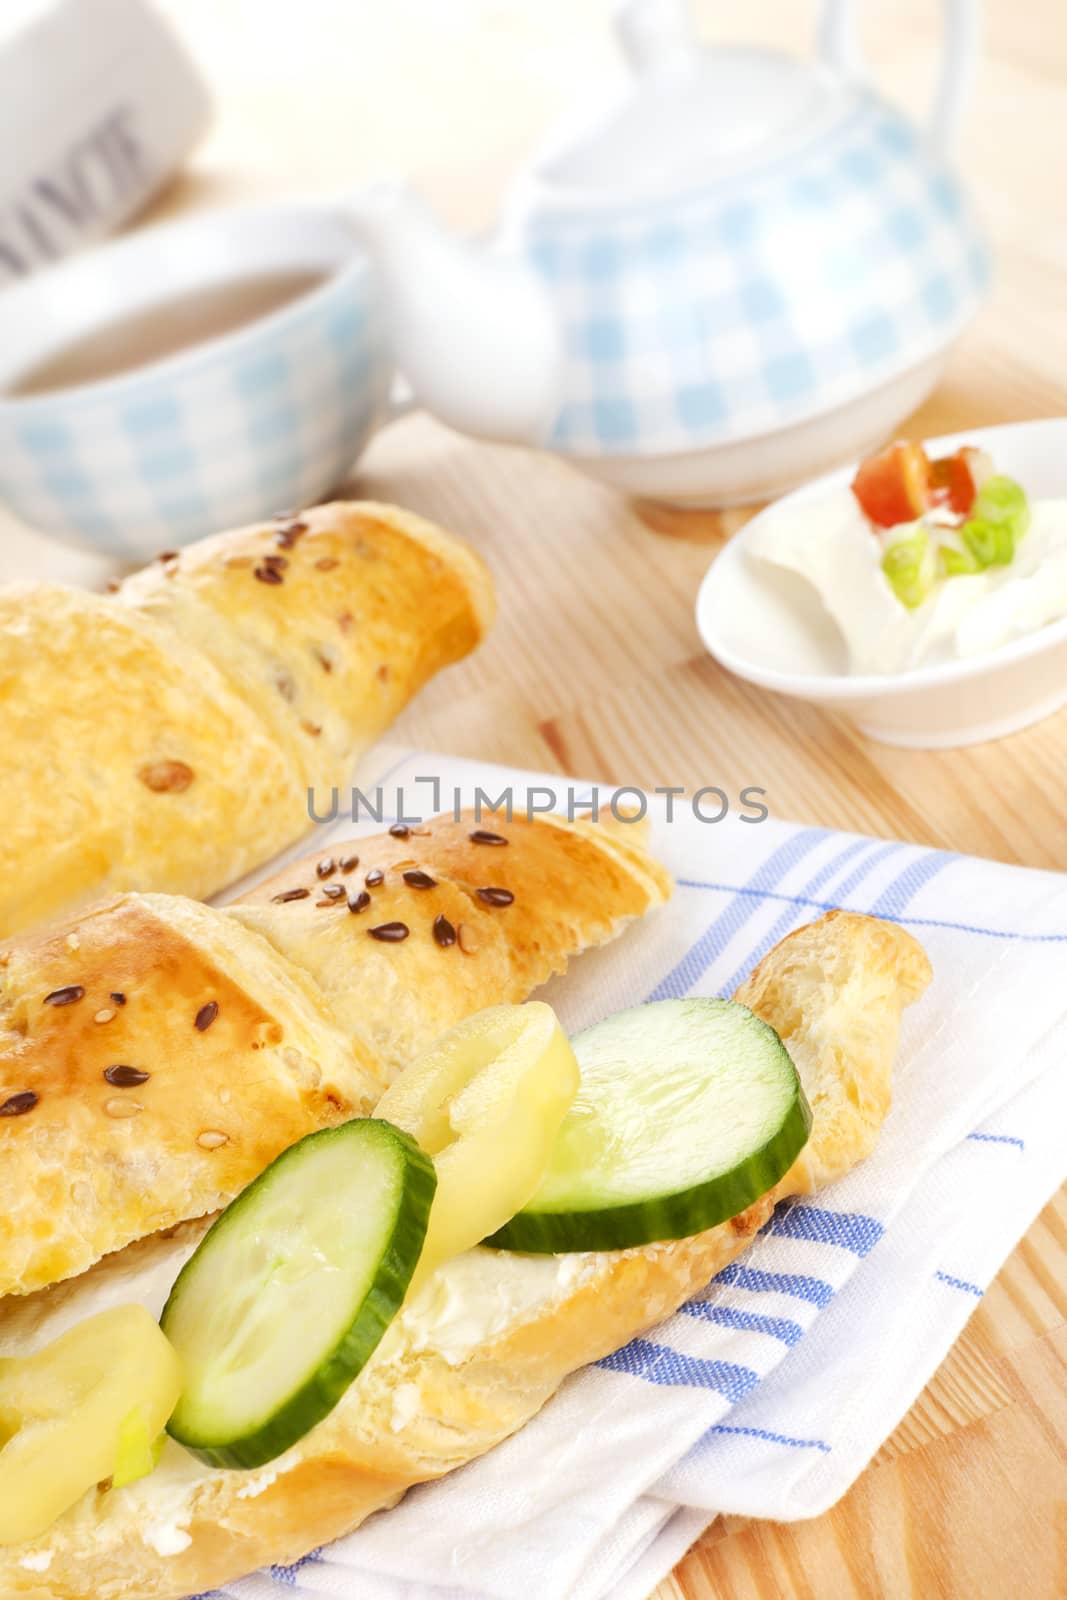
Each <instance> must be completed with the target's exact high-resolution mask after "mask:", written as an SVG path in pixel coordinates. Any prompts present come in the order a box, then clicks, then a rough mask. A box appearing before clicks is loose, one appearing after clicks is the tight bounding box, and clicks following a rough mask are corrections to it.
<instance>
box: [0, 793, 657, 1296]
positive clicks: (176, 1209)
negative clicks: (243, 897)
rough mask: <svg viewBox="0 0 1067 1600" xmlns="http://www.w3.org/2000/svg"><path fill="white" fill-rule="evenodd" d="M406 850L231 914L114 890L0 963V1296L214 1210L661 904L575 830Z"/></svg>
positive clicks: (444, 838)
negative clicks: (435, 1049) (423, 1052)
mask: <svg viewBox="0 0 1067 1600" xmlns="http://www.w3.org/2000/svg"><path fill="white" fill-rule="evenodd" d="M403 834H404V836H403V837H399V838H398V837H397V836H396V835H395V834H385V835H384V836H382V837H378V838H372V839H366V840H359V841H356V842H354V843H353V844H352V845H351V846H344V847H341V848H340V849H335V850H334V851H333V853H332V854H331V855H330V856H329V857H324V856H322V855H319V856H318V857H315V858H311V859H309V860H307V861H304V862H301V863H299V864H297V865H296V866H294V867H292V868H290V869H288V870H287V871H286V872H285V873H283V874H282V875H281V876H280V877H279V878H277V879H275V880H273V881H272V882H269V883H267V884H264V885H261V886H260V888H259V889H257V890H256V891H255V893H254V894H253V896H251V897H250V898H249V899H248V900H247V901H246V902H244V903H242V904H240V905H236V906H232V907H228V908H226V909H221V910H216V909H213V908H212V907H210V906H205V905H202V904H200V903H198V902H196V901H192V900H187V899H183V898H181V897H179V896H168V895H157V894H126V895H121V896H118V897H116V898H113V899H111V900H109V901H105V902H104V903H103V904H100V905H97V906H94V907H92V908H90V909H88V910H86V911H84V912H82V913H81V914H80V915H78V916H75V917H74V918H72V919H71V920H69V921H67V922H65V923H64V924H62V925H61V926H58V927H52V928H50V929H48V930H46V931H43V932H38V933H35V934H31V935H28V936H25V937H23V938H22V939H20V940H15V941H12V942H11V943H9V944H8V945H7V946H6V947H5V948H4V949H3V950H2V951H0V1296H3V1295H12V1294H26V1293H28V1292H30V1291H32V1290H34V1289H38V1288H40V1287H42V1286H43V1285H46V1284H53V1283H57V1282H58V1281H60V1280H61V1279H64V1278H68V1277H71V1276H73V1275H74V1274H76V1273H81V1272H84V1271H85V1270H86V1268H88V1267H90V1266H92V1264H93V1263H94V1262H95V1261H97V1260H98V1259H99V1258H100V1257H101V1256H103V1255H106V1254H109V1253H110V1252H113V1251H116V1250H121V1249H122V1248H123V1247H124V1246H125V1245H128V1244H130V1243H131V1242H132V1241H133V1240H135V1239H139V1238H141V1237H142V1236H144V1235H145V1234H150V1233H154V1232H156V1231H158V1230H160V1229H163V1228H170V1227H173V1226H174V1225H175V1224H176V1223H179V1222H184V1221H186V1220H188V1219H189V1218H193V1217H201V1216H204V1215H206V1214H208V1213H210V1212H213V1211H217V1210H219V1209H220V1208H221V1207H222V1206H224V1205H226V1204H227V1203H228V1202H229V1201H230V1200H231V1199H232V1198H233V1197H234V1196H235V1195H236V1194H238V1193H239V1191H240V1190H241V1189H243V1188H244V1187H245V1185H246V1184H247V1183H249V1182H250V1181H251V1179H252V1178H254V1177H256V1176H257V1174H258V1173H260V1172H261V1171H262V1170H263V1168H264V1167H265V1166H266V1165H267V1164H268V1163H269V1162H270V1161H271V1160H273V1158H274V1156H276V1155H277V1154H278V1153H279V1152H280V1151H281V1150H284V1149H285V1148H286V1147H287V1146H288V1145H291V1144H293V1143H295V1142H296V1140H297V1139H300V1138H302V1137H303V1135H304V1134H306V1133H310V1132H311V1131H312V1130H313V1129H314V1128H317V1127H322V1126H324V1125H328V1124H331V1123H335V1122H339V1121H344V1120H346V1119H348V1118H350V1117H353V1116H358V1115H360V1114H363V1113H366V1112H369V1111H371V1110H372V1109H373V1107H374V1105H375V1103H376V1102H377V1100H378V1098H379V1097H380V1095H381V1093H382V1091H383V1090H384V1089H385V1087H386V1086H387V1085H388V1083H389V1082H390V1081H391V1079H392V1078H393V1077H394V1076H395V1074H396V1072H397V1071H398V1070H399V1068H400V1067H401V1066H402V1065H403V1064H404V1062H405V1061H407V1060H410V1059H411V1057H412V1056H413V1055H414V1054H416V1053H417V1052H418V1051H419V1050H420V1049H421V1048H422V1047H423V1046H424V1045H426V1044H428V1043H429V1042H430V1041H431V1040H432V1039H434V1038H435V1037H436V1036H437V1035H438V1034H439V1033H441V1032H443V1031H444V1030H445V1029H446V1028H449V1027H451V1026H452V1024H453V1023H455V1022H458V1021H460V1020H461V1019H462V1018H463V1017H465V1016H468V1015H469V1014H470V1013H471V1012H474V1011H477V1010H479V1009H480V1008H481V1007H483V1006H486V1005H490V1004H493V1003H496V1002H498V1001H503V1000H519V999H523V998H525V996H526V995H527V994H529V992H530V990H531V989H532V988H533V987H534V986H535V985H537V984H539V983H543V982H544V981H545V980H546V979H547V978H549V977H550V976H551V975H552V974H553V973H556V972H561V971H562V970H563V969H564V967H565V966H566V963H567V959H568V957H569V956H571V955H572V954H574V953H576V952H577V951H579V950H582V949H585V948H586V947H588V946H590V945H596V944H601V943H603V942H604V941H606V940H607V939H610V938H612V937H613V936H614V935H615V934H616V933H618V932H619V931H621V929H622V928H623V926H624V925H625V924H626V922H627V921H629V920H631V919H633V918H635V917H639V916H641V915H643V913H644V912H645V911H647V910H648V909H649V908H650V907H651V906H653V905H655V904H657V903H659V902H660V901H662V900H663V899H665V898H666V895H667V892H668V889H669V879H668V877H667V875H666V873H665V872H664V871H663V869H662V868H661V867H660V866H659V865H658V864H657V863H655V862H654V861H653V860H652V858H651V857H650V856H648V855H647V853H646V852H645V851H643V850H642V849H640V848H639V847H638V846H637V845H636V844H623V843H620V842H617V841H616V840H615V838H614V837H613V835H612V834H611V833H610V832H609V831H608V830H607V829H606V828H604V827H600V826H594V825H592V824H589V823H577V824H575V825H573V826H571V825H568V824H567V823H564V822H557V821H554V820H548V819H537V820H535V821H533V822H526V821H522V820H516V821H514V822H512V823H509V824H508V825H507V826H506V828H504V829H503V831H502V832H500V833H491V832H488V831H487V830H486V829H484V828H480V827H479V826H478V825H477V822H476V819H475V818H474V817H473V816H468V817H464V818H462V819H461V820H460V821H458V822H457V821H455V820H453V818H452V817H447V816H446V817H439V818H437V819H436V820H435V821H434V822H432V823H430V824H429V825H427V827H426V828H425V829H423V828H419V829H418V830H417V831H416V832H414V833H412V832H411V831H410V830H403ZM487 841H488V842H487ZM489 890H491V891H493V892H492V893H487V892H486V891H489Z"/></svg>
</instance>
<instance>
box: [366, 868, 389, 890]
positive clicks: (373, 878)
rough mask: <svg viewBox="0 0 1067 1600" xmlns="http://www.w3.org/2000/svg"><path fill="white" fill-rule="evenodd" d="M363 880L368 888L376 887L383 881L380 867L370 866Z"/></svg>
mask: <svg viewBox="0 0 1067 1600" xmlns="http://www.w3.org/2000/svg"><path fill="white" fill-rule="evenodd" d="M363 882H364V883H365V884H366V885H367V888H368V889H377V888H379V887H380V885H381V884H383V883H384V882H385V873H384V872H383V871H382V869H381V868H380V867H371V869H370V871H369V872H368V873H367V876H366V877H365V878H364V880H363Z"/></svg>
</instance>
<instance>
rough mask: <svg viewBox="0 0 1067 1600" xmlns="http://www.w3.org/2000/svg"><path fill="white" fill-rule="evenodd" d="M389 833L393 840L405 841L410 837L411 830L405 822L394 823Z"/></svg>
mask: <svg viewBox="0 0 1067 1600" xmlns="http://www.w3.org/2000/svg"><path fill="white" fill-rule="evenodd" d="M389 832H390V833H391V834H392V836H393V838H394V839H407V838H408V837H410V834H411V828H410V826H409V825H408V823H406V822H394V823H393V826H392V827H391V828H390V829H389Z"/></svg>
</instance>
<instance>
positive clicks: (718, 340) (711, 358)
mask: <svg viewBox="0 0 1067 1600" xmlns="http://www.w3.org/2000/svg"><path fill="white" fill-rule="evenodd" d="M944 6H945V16H946V39H945V44H944V59H943V64H942V67H941V74H940V81H939V83H938V85H937V88H936V92H935V95H934V100H933V109H932V112H931V114H930V116H929V118H928V120H927V125H926V127H925V128H918V127H915V126H913V125H912V124H911V123H910V122H909V121H908V119H907V118H906V117H905V116H904V115H903V114H902V113H901V112H900V111H898V110H896V109H894V108H893V107H892V106H890V105H889V104H888V103H887V102H886V101H885V100H883V99H882V98H881V97H880V96H879V95H878V94H877V93H876V92H875V91H874V89H873V88H871V87H870V85H869V83H868V81H867V79H866V75H865V73H864V70H863V64H862V58H861V54H860V51H859V48H858V46H857V42H856V37H855V32H854V3H853V0H825V3H824V7H823V12H822V16H821V22H820V26H819V36H818V37H819V60H818V62H817V63H815V64H808V63H804V62H801V61H799V60H796V59H794V58H793V57H791V56H789V55H786V54H784V53H780V52H776V51H770V50H763V49H754V48H743V47H731V48H718V49H705V48H703V47H701V45H700V44H699V43H698V42H697V41H696V39H695V38H694V36H693V34H692V32H691V30H690V27H689V23H688V18H687V13H686V9H685V6H684V4H683V0H624V3H623V4H622V5H621V7H620V8H619V10H618V12H617V17H616V23H617V29H618V33H619V37H620V40H621V44H622V48H623V52H624V55H625V57H626V59H627V61H628V62H629V65H630V68H631V74H630V77H629V80H628V82H627V84H626V87H625V89H624V90H623V92H622V93H621V94H620V95H618V96H616V97H615V98H614V100H613V101H612V102H611V103H610V104H609V105H608V106H607V107H601V108H600V109H598V110H597V111H596V113H595V114H594V115H592V116H589V115H586V116H584V117H583V118H582V119H580V121H578V122H575V121H573V120H572V121H570V122H569V123H568V125H567V126H565V127H564V128H563V130H561V131H560V132H558V133H557V134H556V136H555V137H554V138H553V139H552V140H551V141H550V143H549V144H548V145H547V147H546V148H545V149H544V150H543V151H542V152H541V154H540V155H539V156H538V157H536V159H535V160H534V161H533V163H532V165H531V166H530V167H529V168H528V169H527V170H526V172H525V173H524V174H522V175H521V176H520V178H519V180H518V182H517V184H516V186H515V189H514V191H513V193H512V195H511V196H510V199H509V201H508V204H507V206H506V210H505V213H504V216H503V219H502V223H501V226H500V229H499V231H498V233H497V235H496V237H495V238H494V239H493V240H492V241H491V242H490V243H488V244H486V245H480V244H474V243H472V242H469V241H466V240H462V239H456V238H453V237H451V236H450V235H449V234H447V233H446V232H445V231H444V229H443V228H442V227H441V226H440V225H439V224H438V222H437V221H436V220H435V219H434V218H433V216H432V215H431V214H430V212H429V211H428V210H427V209H426V208H425V207H424V206H423V204H422V203H421V201H420V200H419V199H418V198H417V197H416V196H415V195H414V194H412V193H411V192H410V191H408V190H406V189H405V188H403V187H402V186H396V185H391V184H386V185H378V186H374V187H372V188H370V189H368V190H365V191H363V192H362V193H360V194H358V195H355V196H352V197H351V199H350V203H349V210H350V215H351V217H352V218H353V219H354V222H355V225H356V228H357V230H358V232H359V235H360V237H361V239H362V241H363V242H364V244H365V245H366V247H367V249H368V251H369V253H370V255H371V258H372V260H373V262H374V263H375V264H376V267H377V271H378V274H379V276H380V288H381V293H382V296H383V303H384V305H385V308H386V316H387V318H388V321H389V326H390V328H391V333H392V339H393V352H394V355H395V358H396V361H397V364H398V366H399V368H400V370H401V371H402V372H403V374H404V375H405V377H406V378H407V380H408V383H409V384H410V387H411V390H412V392H413V395H414V398H415V401H416V402H417V403H420V404H422V405H424V406H425V407H426V408H427V409H428V410H429V411H431V412H433V413H434V414H436V415H437V416H439V417H440V418H441V419H442V420H443V421H445V422H447V423H449V424H451V425H452V426H453V427H456V428H458V429H460V430H461V431H464V432H468V433H473V434H477V435H481V436H483V437H485V438H489V439H499V440H507V441H511V442H520V443H525V444H530V445H534V446H537V447H540V448H543V449H548V450H552V451H555V452H558V453H559V454H561V455H563V456H565V457H567V458H568V459H569V460H570V461H571V462H572V463H573V464H574V465H575V466H576V467H578V468H581V469H583V470H584V471H586V472H587V473H590V474H592V475H593V476H594V477H596V478H599V479H601V480H603V481H605V482H607V483H610V484H613V485H615V486H616V487H617V488H619V489H621V490H623V491H624V492H626V493H630V494H635V495H638V496H642V497H647V498H651V499H657V500H662V501H666V502H670V503H675V504H680V505H709V504H719V505H722V504H729V503H736V502H742V501H746V500H752V499H756V498H764V497H766V496H768V495H770V494H773V493H777V492H779V491H781V490H783V489H785V488H787V487H789V486H790V485H792V484H794V483H796V482H798V481H800V480H802V479H804V478H806V477H810V476H812V475H813V474H815V473H816V472H819V471H822V470H824V469H825V468H826V467H827V466H829V465H831V464H832V463H834V462H835V461H841V460H847V459H850V458H853V457H855V456H857V455H860V454H862V453H864V452H865V451H866V450H867V449H868V448H869V447H870V446H871V445H872V444H873V443H875V442H876V441H877V440H879V439H880V438H882V437H884V436H885V435H886V434H887V433H889V432H890V431H891V430H892V429H893V428H894V427H895V426H896V425H897V424H898V423H899V422H900V421H901V419H902V418H903V417H904V416H905V415H907V413H908V412H910V411H911V410H912V409H913V408H914V407H915V406H917V405H918V404H919V403H920V402H921V400H922V399H923V398H925V396H926V394H927V393H928V392H929V391H930V390H931V389H932V387H933V386H934V384H935V382H936V381H937V378H938V376H939V374H940V372H941V370H942V367H943V365H944V362H945V359H946V357H947V354H948V350H949V347H950V346H951V344H952V342H953V341H954V340H955V338H956V337H957V336H958V334H959V332H960V331H961V329H962V328H963V326H964V325H965V324H966V322H967V321H968V319H969V318H970V317H971V315H972V314H973V312H974V310H975V309H976V306H977V304H978V303H979V300H980V298H981V296H982V292H983V290H984V288H985V285H986V281H987V277H988V259H987V252H986V248H985V245H984V243H983V240H982V237H981V235H980V233H979V231H978V229H977V227H976V224H975V222H974V221H973V219H972V217H971V214H970V211H969V209H968V206H967V203H966V200H965V197H964V195H963V193H962V191H961V188H960V185H959V183H958V182H957V180H956V178H955V177H954V175H953V173H952V171H951V168H950V165H949V162H948V151H949V144H950V140H951V136H952V133H953V130H954V128H955V126H956V123H957V121H958V119H959V114H960V110H961V107H962V104H963V98H964V92H965V88H966V84H967V80H968V78H969V76H970V67H971V63H972V58H973V55H974V47H975V29H976V15H975V3H974V0H944Z"/></svg>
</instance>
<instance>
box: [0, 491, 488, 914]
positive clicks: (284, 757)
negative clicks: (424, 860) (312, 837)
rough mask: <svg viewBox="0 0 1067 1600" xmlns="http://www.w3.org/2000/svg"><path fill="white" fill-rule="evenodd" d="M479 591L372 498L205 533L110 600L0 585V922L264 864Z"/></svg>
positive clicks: (456, 634)
mask: <svg viewBox="0 0 1067 1600" xmlns="http://www.w3.org/2000/svg"><path fill="white" fill-rule="evenodd" d="M493 604H494V603H493V592H492V585H491V582H490V579H489V575H488V573H487V571H486V569H485V567H484V565H483V564H482V562H481V561H480V559H479V558H478V557H477V556H476V555H475V554H474V553H473V551H471V550H470V549H469V548H468V547H467V546H466V545H464V544H463V543H462V542H461V541H460V540H458V539H455V538H453V537H451V536H450V535H448V534H446V533H444V532H443V531H442V530H440V529H439V528H436V527H434V526H433V525H432V524H430V523H428V522H425V521H423V520H422V519H421V518H419V517H416V516H413V515H411V514H410V513H407V512H403V511H399V510H397V509H396V508H395V507H392V506H385V505H377V504H373V503H370V502H365V503H338V504H334V505H326V506H317V507H315V508H313V509H312V510H309V511H305V512H302V513H301V514H300V515H299V516H298V517H288V516H287V517H285V518H284V519H282V520H279V521H276V522H274V523H270V524H263V525H259V526H256V527H251V528H245V529H240V530H237V531H235V532H231V533H223V534H218V535H217V536H215V537H213V538H210V539H205V540H202V541H201V542H200V543H198V544H193V545H189V546H187V547H186V548H185V549H184V550H182V551H181V552H180V553H174V552H168V553H167V554H166V555H165V556H164V557H162V558H160V559H159V560H158V561H156V562H155V563H154V564H153V565H152V566H151V567H149V568H146V569H145V570H144V571H143V572H141V573H138V574H135V575H134V576H133V577H131V578H129V579H127V580H126V581H125V582H124V583H122V584H121V585H119V587H118V589H117V592H116V593H114V594H112V595H108V596H102V595H95V594H88V593H83V592H81V591H78V590H73V589H64V588H60V587H58V586H54V585H48V584H16V585H11V586H8V587H5V588H0V720H2V724H3V730H4V731H3V738H2V739H0V816H2V818H3V824H4V825H3V829H2V830H0V937H6V936H7V935H10V934H12V933H17V932H19V931H21V930H22V929H25V928H29V927H33V926H35V925H37V924H40V923H42V922H44V921H45V920H47V919H49V918H51V917H54V916H56V915H57V914H60V913H62V912H64V911H66V910H69V909H70V908H71V907H72V906H76V905H78V904H84V903H85V902H86V901H87V900H89V899H90V898H92V897H94V896H98V895H101V894H105V893H109V892H115V891H121V890H124V889H139V890H162V891H166V892H169V893H178V894H188V895H193V896H196V897H202V896H208V895H212V894H215V893H217V892H218V891H219V890H220V889H222V888H224V887H225V886H226V884H228V883H233V882H236V881H237V880H238V879H239V878H241V877H243V876H244V875H245V874H246V873H247V872H249V871H251V870H252V869H254V868H255V867H257V866H262V865H263V864H264V863H265V862H267V861H270V860H271V859H272V858H273V857H274V856H275V855H277V854H278V853H279V852H280V851H281V850H283V849H285V848H287V847H288V846H290V845H292V844H294V843H295V842H296V841H297V840H298V839H300V838H301V837H302V835H303V834H305V833H307V832H308V831H309V829H310V818H309V811H308V792H309V790H311V789H313V788H314V789H318V790H319V791H320V792H322V791H326V792H329V789H330V788H331V787H332V786H333V785H339V784H342V783H344V782H345V781H346V780H347V778H348V776H349V774H350V772H351V768H352V763H353V761H354V759H355V757H356V756H357V755H358V754H359V753H360V752H361V751H362V750H364V749H365V748H366V747H367V746H368V745H369V744H370V743H371V742H372V741H373V740H374V739H375V738H376V737H377V736H378V735H379V734H380V733H381V732H382V730H383V729H384V728H386V727H387V726H388V725H389V723H390V722H391V721H392V720H393V719H394V717H396V716H397V714H398V713H399V712H400V710H401V709H402V708H403V707H404V706H405V705H406V704H407V702H408V700H409V699H410V698H411V696H412V695H413V694H414V693H415V692H416V691H417V690H418V689H419V688H420V687H421V686H422V684H424V683H425V682H426V680H427V679H428V678H430V677H431V676H432V675H433V674H434V673H435V672H437V671H439V670H440V669H441V668H442V667H445V666H448V665H449V664H450V663H452V662H454V661H458V660H459V659H460V658H461V657H462V656H464V655H466V654H467V653H468V652H469V651H470V650H472V649H473V648H474V646H475V645H476V644H477V643H478V641H479V640H480V639H481V637H482V635H483V634H484V633H485V631H486V629H487V628H488V626H489V624H490V622H491V620H492V615H493Z"/></svg>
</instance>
